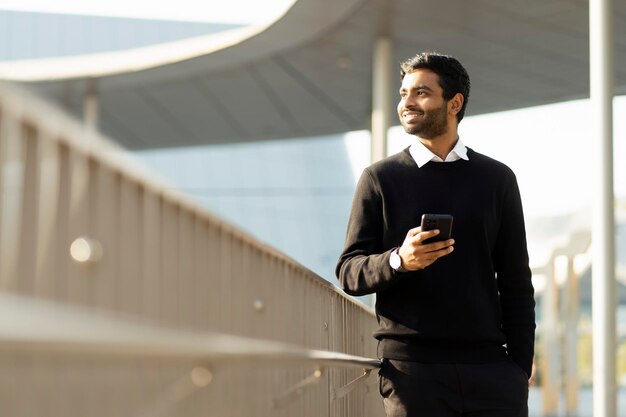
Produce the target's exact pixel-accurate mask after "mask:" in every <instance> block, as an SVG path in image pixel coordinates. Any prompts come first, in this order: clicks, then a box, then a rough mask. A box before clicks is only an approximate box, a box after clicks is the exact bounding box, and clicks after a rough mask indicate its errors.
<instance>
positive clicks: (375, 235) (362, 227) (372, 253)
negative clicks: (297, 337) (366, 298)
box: [335, 169, 400, 296]
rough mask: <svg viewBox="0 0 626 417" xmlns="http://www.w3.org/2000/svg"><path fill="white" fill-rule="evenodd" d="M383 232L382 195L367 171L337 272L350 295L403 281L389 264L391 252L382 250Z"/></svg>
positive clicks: (358, 188)
mask: <svg viewBox="0 0 626 417" xmlns="http://www.w3.org/2000/svg"><path fill="white" fill-rule="evenodd" d="M383 231H384V219H383V201H382V196H381V194H380V189H379V187H378V186H377V185H376V182H375V181H374V179H373V178H372V175H371V173H370V172H369V170H367V169H366V170H365V171H363V174H362V175H361V178H360V179H359V182H358V184H357V188H356V192H355V194H354V200H353V202H352V211H351V213H350V219H349V221H348V231H347V233H346V242H345V246H344V250H343V253H342V254H341V256H340V257H339V262H338V264H337V268H336V270H335V272H336V274H337V278H338V279H339V282H340V284H341V287H342V288H343V290H344V291H345V292H346V293H347V294H350V295H356V296H361V295H366V294H371V293H374V292H377V291H380V290H383V289H385V288H387V287H389V286H390V285H392V284H393V282H395V280H397V279H399V278H400V276H399V275H400V273H398V272H396V271H394V270H393V268H391V266H390V265H389V256H390V255H391V249H389V248H388V249H385V248H383Z"/></svg>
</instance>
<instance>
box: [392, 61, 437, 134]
mask: <svg viewBox="0 0 626 417" xmlns="http://www.w3.org/2000/svg"><path fill="white" fill-rule="evenodd" d="M398 116H399V117H400V123H401V124H402V126H403V127H404V130H405V131H406V133H408V134H410V135H416V136H419V137H420V138H424V139H432V138H435V137H437V136H440V135H442V134H444V133H446V132H447V131H448V103H447V102H446V100H444V99H443V89H442V88H441V86H440V85H439V76H438V75H437V74H435V73H434V72H432V71H429V70H425V69H418V70H415V71H413V72H410V73H408V74H406V75H405V76H404V79H403V80H402V86H401V87H400V102H399V103H398Z"/></svg>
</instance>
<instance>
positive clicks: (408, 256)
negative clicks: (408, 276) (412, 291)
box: [398, 227, 454, 271]
mask: <svg viewBox="0 0 626 417" xmlns="http://www.w3.org/2000/svg"><path fill="white" fill-rule="evenodd" d="M438 234H439V230H438V229H434V230H428V231H426V232H422V228H421V227H416V228H414V229H411V230H409V231H408V233H407V234H406V238H405V239H404V242H403V243H402V246H401V247H400V249H398V254H399V255H400V259H402V267H403V268H404V269H406V270H407V271H417V270H418V269H424V268H426V267H427V266H428V265H430V264H432V263H433V262H435V261H436V260H437V259H439V258H441V257H442V256H446V255H448V254H449V253H450V252H452V251H453V250H454V247H453V246H452V245H453V244H454V239H448V240H445V241H443V242H433V243H426V244H425V243H424V241H425V240H426V239H429V238H431V237H433V236H437V235H438Z"/></svg>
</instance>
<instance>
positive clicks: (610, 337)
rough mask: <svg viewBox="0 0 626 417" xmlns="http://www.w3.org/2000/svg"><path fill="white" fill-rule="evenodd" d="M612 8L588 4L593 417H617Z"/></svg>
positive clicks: (602, 0) (595, 0)
mask: <svg viewBox="0 0 626 417" xmlns="http://www.w3.org/2000/svg"><path fill="white" fill-rule="evenodd" d="M612 10H613V2H612V0H590V2H589V44H590V45H589V46H590V57H589V58H590V59H589V61H590V96H591V114H592V129H591V131H592V132H594V135H595V136H594V138H593V139H594V142H595V141H597V145H596V147H597V148H596V149H597V152H596V158H595V164H594V166H593V167H592V168H593V169H594V170H595V173H596V185H595V186H594V187H593V188H594V190H595V196H594V198H593V201H594V203H593V204H594V205H593V228H592V241H593V252H592V255H593V270H592V274H593V275H592V296H593V298H592V315H593V415H594V416H595V417H612V416H616V415H617V396H616V374H615V365H616V360H615V357H616V355H615V351H616V347H615V343H616V338H615V309H616V300H615V219H614V207H613V205H614V193H613V89H614V64H613V63H614V57H613V18H612V15H613V13H612Z"/></svg>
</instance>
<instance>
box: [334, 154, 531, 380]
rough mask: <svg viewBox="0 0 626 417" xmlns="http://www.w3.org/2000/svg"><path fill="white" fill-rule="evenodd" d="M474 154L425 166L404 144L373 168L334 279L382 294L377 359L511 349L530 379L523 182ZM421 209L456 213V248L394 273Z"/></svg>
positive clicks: (468, 356) (485, 356) (485, 355)
mask: <svg viewBox="0 0 626 417" xmlns="http://www.w3.org/2000/svg"><path fill="white" fill-rule="evenodd" d="M467 155H468V158H469V160H468V161H466V160H462V159H461V160H458V161H455V162H446V163H436V162H429V163H427V164H426V165H424V166H422V167H421V168H418V166H417V164H416V163H415V161H414V160H413V158H412V157H411V154H410V153H409V150H408V148H407V149H405V150H404V151H403V152H400V153H398V154H396V155H393V156H390V157H389V158H386V159H384V160H382V161H380V162H378V163H375V164H373V165H372V166H370V167H368V168H366V169H365V171H364V172H363V174H362V176H361V178H360V180H359V183H358V185H357V190H356V193H355V196H354V201H353V205H352V212H351V214H350V220H349V223H348V232H347V236H346V244H345V248H344V251H343V253H342V255H341V257H340V258H339V263H338V265H337V269H336V272H337V277H338V278H339V281H340V283H341V285H342V287H343V289H344V291H345V292H346V293H348V294H351V295H365V294H370V293H373V292H375V293H376V295H377V297H376V315H377V318H378V323H379V329H378V330H377V331H376V332H375V333H374V336H375V337H376V338H377V339H378V340H379V341H380V342H379V356H380V357H384V358H389V359H399V360H411V361H417V362H431V363H432V362H438V363H482V362H493V361H498V360H502V359H503V358H505V355H506V353H508V355H509V356H510V357H511V358H512V359H513V360H514V361H515V362H516V363H517V364H518V365H519V366H520V367H521V368H522V369H523V370H524V371H525V372H526V374H528V375H530V372H531V366H532V360H533V353H534V330H535V313H534V307H535V301H534V290H533V286H532V283H531V273H530V269H529V266H528V251H527V248H526V232H525V229H524V217H523V213H522V204H521V200H520V194H519V189H518V186H517V180H516V178H515V175H514V174H513V172H512V171H511V170H510V169H509V168H508V167H507V166H505V165H504V164H502V163H500V162H498V161H495V160H493V159H491V158H489V157H486V156H484V155H481V154H479V153H477V152H474V151H473V150H472V149H469V148H468V154H467ZM424 213H434V214H452V215H453V216H454V225H453V228H452V237H453V238H454V240H455V244H454V251H453V252H452V253H451V254H449V255H447V256H444V257H443V258H440V259H438V260H437V261H435V263H434V264H432V265H430V266H428V267H426V268H425V269H423V270H420V271H414V272H396V271H394V270H393V269H392V268H391V266H390V265H389V255H390V253H391V250H392V249H393V248H395V247H398V246H400V245H402V242H403V241H404V238H405V236H406V233H407V231H408V230H409V229H411V228H413V227H417V226H419V223H420V219H421V216H422V214H424ZM503 345H506V347H503ZM505 349H506V350H505Z"/></svg>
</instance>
